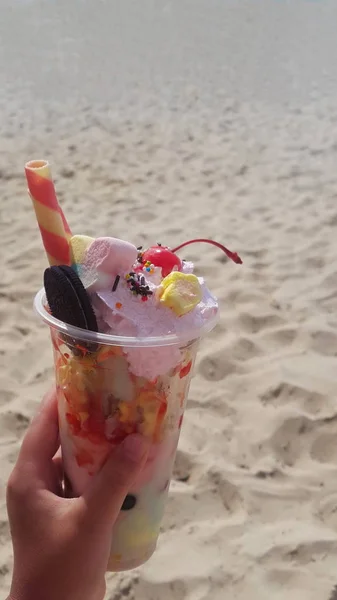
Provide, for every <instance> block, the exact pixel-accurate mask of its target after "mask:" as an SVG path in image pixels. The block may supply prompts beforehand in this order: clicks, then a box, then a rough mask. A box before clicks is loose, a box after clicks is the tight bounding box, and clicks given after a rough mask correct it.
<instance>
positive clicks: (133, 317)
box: [93, 269, 218, 379]
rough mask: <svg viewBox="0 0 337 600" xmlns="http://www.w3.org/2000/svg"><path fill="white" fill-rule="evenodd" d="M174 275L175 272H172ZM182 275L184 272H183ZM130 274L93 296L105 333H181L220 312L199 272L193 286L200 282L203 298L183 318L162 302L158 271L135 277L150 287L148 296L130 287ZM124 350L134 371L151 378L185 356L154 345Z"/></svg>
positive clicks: (137, 335)
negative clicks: (198, 276) (104, 325)
mask: <svg viewBox="0 0 337 600" xmlns="http://www.w3.org/2000/svg"><path fill="white" fill-rule="evenodd" d="M175 274H176V275H178V273H175ZM172 275H174V273H171V276H172ZM179 275H183V274H182V273H179ZM127 276H128V274H127ZM127 276H126V277H121V279H120V281H119V283H118V286H117V287H116V288H115V289H114V290H113V289H111V288H110V289H102V290H98V291H97V293H96V294H95V297H94V298H93V305H94V308H95V311H96V314H98V315H99V316H100V318H101V320H102V321H103V322H104V323H105V324H106V326H107V329H104V330H105V333H111V334H112V335H119V336H134V337H140V338H141V337H158V336H164V335H169V334H177V335H179V334H184V333H186V332H188V331H193V330H198V329H201V328H202V327H203V325H204V323H205V322H206V321H207V320H208V319H210V318H212V317H213V316H214V315H215V314H216V312H217V307H218V304H217V301H216V299H215V298H214V296H213V295H212V294H211V293H210V292H209V290H208V289H207V287H206V286H205V284H204V281H203V279H202V278H197V277H196V276H195V275H193V285H195V284H197V289H198V293H200V295H199V296H198V298H200V300H199V301H198V303H197V304H196V305H195V306H194V307H192V308H191V309H190V310H189V312H187V313H185V314H182V315H181V316H179V317H178V316H177V314H176V313H175V312H174V311H173V310H171V308H169V307H168V306H165V304H164V303H162V302H160V300H159V297H158V290H159V287H160V282H159V281H158V279H157V277H156V275H155V274H154V273H152V274H151V273H146V271H145V270H144V269H143V270H142V272H141V273H139V274H135V277H134V278H133V279H132V281H133V282H134V281H135V279H136V280H137V278H138V281H139V283H140V286H141V288H140V291H141V289H143V288H146V287H147V286H148V288H149V290H148V291H149V292H152V293H151V294H149V295H147V296H146V297H144V296H142V294H141V293H137V291H135V289H136V288H135V287H134V285H133V287H132V288H131V287H130V278H129V279H128V278H127ZM184 277H191V275H187V274H186V275H184ZM155 281H156V283H155ZM161 283H162V282H161ZM132 290H134V291H132ZM138 292H139V289H138ZM195 300H196V299H195ZM124 352H125V354H126V355H127V358H128V361H129V364H130V370H131V372H132V373H134V374H135V375H139V376H141V375H142V376H144V377H147V378H149V379H153V378H155V377H157V376H158V375H162V374H164V373H166V372H167V371H168V370H169V369H171V368H174V367H175V366H176V365H177V364H178V363H179V360H180V359H181V354H180V351H179V348H178V347H172V346H166V347H165V346H164V347H160V346H157V347H151V346H150V347H144V348H141V349H139V348H129V347H127V345H126V346H125V347H124Z"/></svg>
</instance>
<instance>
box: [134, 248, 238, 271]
mask: <svg viewBox="0 0 337 600" xmlns="http://www.w3.org/2000/svg"><path fill="white" fill-rule="evenodd" d="M199 242H205V243H207V244H212V245H213V246H216V247H217V248H220V250H222V251H223V252H224V253H225V254H226V256H228V258H230V259H231V260H232V261H234V262H235V263H236V264H238V265H241V264H242V260H241V258H240V257H239V256H238V254H237V253H236V252H231V251H230V250H228V248H226V247H225V246H223V245H222V244H219V242H215V241H214V240H207V239H195V240H190V241H189V242H184V243H183V244H180V246H177V247H176V248H174V249H173V250H171V249H170V248H168V247H167V246H161V245H160V244H158V245H157V246H151V247H150V248H148V249H147V250H145V252H143V253H142V254H141V262H142V264H143V265H144V263H146V262H149V263H151V264H152V265H154V266H155V267H161V272H162V276H163V277H166V276H167V275H169V274H170V273H171V272H172V271H173V269H174V268H175V267H176V269H177V270H178V271H180V270H181V267H182V261H181V260H180V258H179V256H177V255H176V254H175V253H176V252H178V250H180V249H181V248H184V247H185V246H188V245H189V244H195V243H199Z"/></svg>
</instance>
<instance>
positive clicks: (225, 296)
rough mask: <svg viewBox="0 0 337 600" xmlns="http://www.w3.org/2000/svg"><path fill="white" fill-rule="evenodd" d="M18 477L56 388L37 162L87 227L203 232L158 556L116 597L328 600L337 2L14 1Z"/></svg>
mask: <svg viewBox="0 0 337 600" xmlns="http://www.w3.org/2000/svg"><path fill="white" fill-rule="evenodd" d="M0 7H1V15H2V16H1V19H0V90H1V92H0V109H1V120H0V130H1V138H0V140H1V141H0V159H1V160H0V197H1V205H0V210H1V241H2V250H1V254H2V259H3V267H2V276H1V281H0V326H1V330H0V336H1V343H0V352H1V361H0V388H1V396H0V433H1V438H0V460H1V465H2V468H1V482H2V488H1V494H0V577H1V578H0V590H1V593H3V595H4V597H5V595H6V592H7V591H8V587H9V584H10V577H11V568H12V556H11V544H10V537H9V531H8V525H7V518H6V508H5V495H4V484H5V481H6V479H7V477H8V475H9V473H10V471H11V469H12V466H13V464H14V462H15V459H16V456H17V452H18V448H19V446H20V440H21V439H22V436H23V434H24V431H25V429H26V427H27V425H28V423H29V420H30V418H31V416H32V415H33V413H34V411H35V409H36V407H37V404H38V402H39V400H40V398H41V395H42V393H43V392H44V391H45V390H46V389H47V387H48V386H49V384H50V382H51V381H52V377H53V373H52V367H51V352H50V344H49V338H48V332H47V331H46V330H45V328H44V327H42V325H40V324H39V323H38V321H37V319H36V318H35V316H34V315H33V311H32V299H33V295H34V293H35V291H36V290H37V289H38V288H39V286H40V285H41V281H42V273H43V269H44V267H45V266H46V261H45V256H44V253H43V251H42V247H41V242H40V238H39V235H38V232H37V227H36V223H35V220H34V215H33V211H32V208H31V205H30V201H29V199H28V197H27V195H26V185H25V180H24V173H23V165H24V163H25V161H26V160H28V159H32V158H36V157H45V158H48V159H49V160H50V161H51V162H52V164H53V169H54V177H55V182H56V186H57V190H58V196H59V199H60V201H61V202H62V205H63V207H64V210H65V212H66V214H67V217H68V220H69V222H70V224H71V226H72V229H73V231H75V232H81V233H86V234H89V235H95V234H96V235H97V234H101V235H114V236H120V237H122V238H127V239H130V241H134V242H135V243H136V244H137V245H139V244H146V243H150V242H153V241H161V242H162V243H167V244H169V245H172V246H173V245H175V244H178V243H179V242H182V241H184V240H185V239H188V238H192V237H200V236H201V235H202V236H205V237H212V238H214V239H218V240H219V241H222V242H223V243H226V244H227V245H228V246H229V247H230V248H231V249H233V250H237V251H238V252H239V254H240V255H241V256H242V258H243V259H244V265H243V266H242V267H237V266H235V265H233V264H230V263H224V262H223V261H222V258H223V257H222V255H221V254H219V253H218V252H217V250H216V249H215V248H211V247H209V248H208V247H206V246H204V247H202V246H200V247H197V246H195V247H192V246H191V248H190V252H189V257H190V258H191V259H192V260H194V261H195V263H196V266H197V269H198V272H200V273H203V274H205V276H206V277H207V281H208V284H209V287H210V288H211V289H212V290H213V291H214V292H215V293H216V294H217V296H218V298H219V302H220V305H221V309H222V318H221V322H220V324H219V326H218V327H217V329H216V330H215V331H214V332H213V334H212V335H211V336H210V338H209V339H208V340H205V341H204V343H203V345H202V348H201V351H200V355H199V359H198V363H197V368H196V373H195V379H194V381H193V385H192V388H191V393H190V401H189V407H188V410H187V414H186V419H185V422H184V426H183V430H182V436H181V443H180V447H179V450H178V455H177V461H176V467H175V472H174V479H173V482H172V486H171V492H170V498H169V503H168V508H167V512H166V516H165V519H164V523H163V532H162V535H161V537H160V541H159V546H158V550H157V552H156V554H155V555H154V557H153V558H152V559H151V560H150V562H149V563H148V564H147V565H146V566H144V567H143V568H141V569H139V570H136V571H134V572H131V573H127V574H121V575H116V576H115V575H110V576H109V577H108V593H107V599H109V600H121V599H122V598H123V600H159V599H166V598H170V599H172V600H208V599H210V598H211V599H212V600H224V599H227V598H228V599H232V598H233V599H236V598H238V599H242V600H267V599H268V600H269V599H270V598H273V599H275V600H287V599H288V598H289V597H294V598H295V597H296V598H298V600H317V598H320V599H321V598H322V599H326V600H328V598H329V594H330V592H331V590H332V588H333V586H334V585H335V583H336V582H337V575H336V561H337V511H336V506H337V403H336V392H337V378H336V373H337V317H336V308H337V299H336V298H337V294H336V287H337V238H336V234H335V228H336V226H337V204H336V199H337V174H336V159H337V108H336V105H335V99H334V94H335V93H336V90H337V85H336V74H337V72H336V69H335V56H336V51H337V42H336V36H335V24H336V18H337V7H336V5H335V4H334V3H333V2H328V1H326V2H325V1H323V0H322V1H321V2H318V1H316V2H309V1H307V2H305V1H304V0H303V1H300V0H298V2H293V1H292V2H290V1H289V2H286V1H285V0H284V1H283V2H281V0H280V1H277V2H276V1H275V2H273V1H272V0H270V1H267V0H265V1H264V2H262V1H258V0H256V2H254V1H253V0H250V1H248V0H247V1H246V2H244V1H242V2H238V1H235V2H234V0H233V1H228V2H225V1H223V2H220V1H218V2H216V1H215V0H207V2H206V0H204V1H201V0H195V1H194V2H192V1H186V2H178V0H176V1H169V0H157V1H156V2H154V1H152V2H150V0H143V2H142V3H140V2H138V1H137V2H136V1H134V2H131V1H128V0H125V1H124V2H123V3H119V2H117V0H116V1H110V2H109V3H108V2H98V0H96V2H94V0H92V1H89V0H88V1H84V0H82V1H81V0H77V2H76V3H68V2H65V0H60V1H58V2H57V3H56V2H55V3H54V2H42V1H40V2H38V1H36V2H30V1H28V0H26V1H22V2H15V1H14V2H13V1H12V0H11V1H9V0H0Z"/></svg>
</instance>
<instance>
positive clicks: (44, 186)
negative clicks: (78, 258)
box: [25, 160, 72, 265]
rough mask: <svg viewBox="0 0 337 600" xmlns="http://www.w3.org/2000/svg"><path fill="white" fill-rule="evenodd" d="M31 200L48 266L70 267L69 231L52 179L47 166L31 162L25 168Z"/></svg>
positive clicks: (40, 162) (35, 161) (45, 163)
mask: <svg viewBox="0 0 337 600" xmlns="http://www.w3.org/2000/svg"><path fill="white" fill-rule="evenodd" d="M25 172H26V178H27V183H28V189H29V193H30V197H31V199H32V201H33V206H34V209H35V214H36V219H37V222H38V225H39V228H40V232H41V236H42V241H43V245H44V248H45V251H46V253H47V257H48V260H49V264H50V265H70V247H69V239H70V238H71V235H72V234H71V231H70V229H69V225H68V223H67V221H66V218H65V216H64V214H63V212H62V208H61V207H60V205H59V203H58V201H57V198H56V193H55V188H54V184H53V181H52V178H51V172H50V166H49V163H48V162H47V161H45V160H31V161H30V162H28V163H27V164H26V165H25Z"/></svg>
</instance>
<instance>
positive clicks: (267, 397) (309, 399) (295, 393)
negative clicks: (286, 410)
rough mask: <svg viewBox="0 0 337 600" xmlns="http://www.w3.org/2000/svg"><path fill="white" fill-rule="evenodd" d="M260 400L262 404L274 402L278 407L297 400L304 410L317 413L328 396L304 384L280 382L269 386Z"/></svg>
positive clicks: (323, 405) (322, 407)
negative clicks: (305, 386)
mask: <svg viewBox="0 0 337 600" xmlns="http://www.w3.org/2000/svg"><path fill="white" fill-rule="evenodd" d="M260 400H261V402H262V404H272V405H273V406H277V407H278V406H286V405H287V404H289V403H292V402H296V404H297V405H300V406H301V408H302V409H303V410H304V411H306V412H308V413H311V414H317V413H319V412H320V411H321V410H322V409H324V407H325V405H326V400H327V398H326V397H325V396H323V394H319V393H317V392H312V391H310V390H307V389H305V388H304V387H302V386H298V385H293V384H291V383H285V382H280V383H278V384H276V385H273V386H272V387H270V388H268V389H267V390H266V391H265V392H264V393H263V394H262V395H261V396H260Z"/></svg>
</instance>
